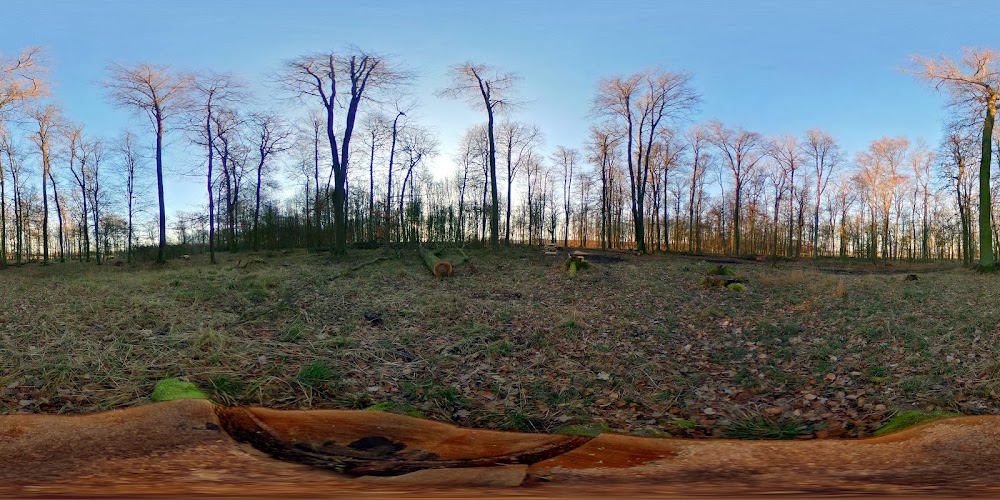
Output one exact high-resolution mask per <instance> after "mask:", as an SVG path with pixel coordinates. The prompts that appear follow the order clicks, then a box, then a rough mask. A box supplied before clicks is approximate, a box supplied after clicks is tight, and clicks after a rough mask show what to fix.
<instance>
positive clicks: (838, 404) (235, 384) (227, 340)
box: [0, 248, 1000, 439]
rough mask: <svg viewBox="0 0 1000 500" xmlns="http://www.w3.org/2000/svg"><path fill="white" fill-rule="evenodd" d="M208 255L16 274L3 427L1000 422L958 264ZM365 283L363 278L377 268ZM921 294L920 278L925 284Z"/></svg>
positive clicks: (6, 302)
mask: <svg viewBox="0 0 1000 500" xmlns="http://www.w3.org/2000/svg"><path fill="white" fill-rule="evenodd" d="M470 254H471V257H472V259H471V261H470V263H468V264H465V265H463V266H460V267H458V268H457V270H456V274H455V275H454V276H452V277H450V278H434V277H432V276H431V275H430V273H429V272H428V270H427V268H426V267H424V264H423V263H422V261H421V259H420V257H419V255H418V254H417V252H415V251H399V252H394V253H393V254H391V255H390V256H388V258H386V259H383V260H378V261H375V262H372V260H373V259H374V258H377V257H379V256H382V255H384V254H383V252H382V251H376V250H355V251H353V252H352V253H351V255H350V256H349V257H347V258H344V259H339V260H338V259H332V258H330V257H329V256H328V255H326V254H323V253H308V252H305V251H295V252H287V253H286V252H268V253H259V254H221V255H220V263H219V264H217V265H215V266H212V265H210V264H209V263H208V258H207V256H205V255H199V256H194V257H192V258H191V259H190V260H176V261H172V262H170V263H169V264H166V265H162V266H155V265H151V264H148V265H147V264H142V265H122V266H115V265H104V266H96V265H94V264H93V263H90V264H81V263H76V262H74V263H54V264H52V265H49V266H47V267H43V266H40V265H27V266H22V267H10V268H7V269H4V270H0V413H70V414H73V413H90V412H96V411H100V410H105V409H109V408H116V407H122V406H130V405H136V404H140V403H143V402H147V401H148V396H149V394H150V392H151V390H152V388H153V385H154V384H155V383H156V382H157V381H158V380H160V379H163V378H166V377H180V378H182V379H185V380H189V381H191V382H194V383H195V384H196V385H198V386H199V387H200V388H202V389H203V390H204V391H205V392H206V393H208V394H209V395H210V396H211V397H212V399H214V400H215V401H217V402H220V403H224V404H241V405H263V406H268V407H272V408H286V409H288V408H300V409H305V408H340V409H348V408H350V409H356V408H369V407H373V406H374V407H375V408H377V409H381V410H385V411H392V412H397V413H402V414H410V415H416V416H423V417H427V418H432V419H435V420H441V421H446V422H453V423H455V424H459V425H463V426H470V427H480V428H494V429H512V430H513V429H516V430H527V431H536V430H537V431H548V432H564V433H580V434H593V433H597V432H601V431H614V432H621V433H632V434H637V435H652V436H659V435H675V436H698V437H700V436H729V437H741V438H754V437H771V438H799V439H807V438H814V437H820V438H822V437H854V436H866V435H869V434H871V433H872V432H873V431H874V430H876V429H878V428H879V427H881V426H882V425H884V423H885V422H886V421H887V420H888V419H889V418H890V417H891V416H892V415H893V414H894V413H896V412H899V411H905V410H914V409H917V410H927V411H946V412H956V413H964V414H988V413H1000V405H998V403H1000V338H998V337H1000V286H998V285H1000V282H998V281H997V277H996V276H995V275H980V274H977V273H975V272H973V271H970V270H967V269H963V268H961V267H959V266H958V265H957V264H951V263H941V262H931V263H923V264H919V263H918V264H904V263H892V264H891V265H890V264H872V263H863V262H845V261H834V260H820V261H818V262H815V261H812V260H802V261H797V262H779V263H778V264H777V265H776V266H775V265H773V264H771V263H767V262H753V261H732V262H730V263H728V264H727V265H728V266H729V267H730V268H731V269H733V270H734V271H735V272H736V275H737V276H738V277H739V278H741V279H743V280H744V283H745V286H746V288H747V289H746V290H745V291H742V292H736V291H730V290H727V289H726V288H719V287H714V288H706V287H705V286H703V285H701V284H700V283H699V282H700V281H701V280H702V278H703V277H704V273H705V271H706V270H707V269H709V268H710V267H712V266H714V265H717V264H716V263H712V262H709V261H713V260H726V259H722V258H712V257H705V258H699V257H689V256H679V255H663V254H660V255H652V256H643V257H637V256H633V255H627V254H616V255H612V256H611V258H596V259H594V261H595V262H597V263H595V264H594V265H593V267H592V268H591V269H589V270H586V271H582V272H580V273H578V274H577V275H575V276H569V275H568V274H567V273H566V272H565V271H564V270H563V267H562V259H563V258H564V257H565V256H564V255H563V256H546V255H543V253H542V252H541V251H540V250H538V249H526V248H513V249H508V250H504V251H502V252H499V253H489V252H486V251H472V252H470ZM361 265H363V266H362V267H360V268H358V269H356V270H354V271H350V270H351V269H352V268H356V267H358V266H361ZM910 273H913V274H916V275H917V278H918V279H917V280H916V281H911V280H907V279H906V276H907V274H910Z"/></svg>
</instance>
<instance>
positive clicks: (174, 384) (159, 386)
mask: <svg viewBox="0 0 1000 500" xmlns="http://www.w3.org/2000/svg"><path fill="white" fill-rule="evenodd" d="M149 399H152V400H153V401H173V400H175V399H208V396H207V395H205V393H204V392H201V390H199V389H198V387H197V386H195V385H194V384H192V383H191V382H182V381H180V380H177V379H175V378H167V379H163V380H161V381H159V382H157V383H156V387H154V388H153V394H151V395H150V396H149Z"/></svg>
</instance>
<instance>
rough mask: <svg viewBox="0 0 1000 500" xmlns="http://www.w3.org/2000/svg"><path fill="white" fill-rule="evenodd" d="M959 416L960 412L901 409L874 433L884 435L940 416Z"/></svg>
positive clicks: (937, 418)
mask: <svg viewBox="0 0 1000 500" xmlns="http://www.w3.org/2000/svg"><path fill="white" fill-rule="evenodd" d="M960 416H961V414H960V413H951V412H946V411H930V412H928V411H902V412H899V413H897V414H895V415H893V416H892V418H890V419H889V423H887V424H885V425H884V426H882V428H881V429H879V430H877V431H875V433H874V435H875V436H884V435H886V434H892V433H893V432H898V431H901V430H903V429H906V428H908V427H913V426H914V425H920V424H923V423H927V422H931V421H934V420H940V419H942V418H951V417H960Z"/></svg>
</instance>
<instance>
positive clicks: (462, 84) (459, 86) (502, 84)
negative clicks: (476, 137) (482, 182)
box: [440, 61, 518, 248]
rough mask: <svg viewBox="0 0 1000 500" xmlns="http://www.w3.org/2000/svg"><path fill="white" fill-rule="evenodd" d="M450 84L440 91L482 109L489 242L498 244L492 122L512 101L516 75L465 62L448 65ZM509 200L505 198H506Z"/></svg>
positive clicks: (498, 208) (498, 211)
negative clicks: (484, 121) (487, 155)
mask: <svg viewBox="0 0 1000 500" xmlns="http://www.w3.org/2000/svg"><path fill="white" fill-rule="evenodd" d="M451 79H452V84H451V86H450V87H447V88H445V89H444V90H442V91H441V92H440V94H441V95H444V96H450V97H456V98H460V99H465V100H466V101H467V102H469V103H470V104H472V105H478V104H479V103H482V104H483V107H484V108H485V110H486V133H487V137H488V138H489V181H490V194H491V197H490V199H491V201H492V205H491V206H490V246H491V247H493V248H498V247H499V246H500V200H499V198H500V194H499V192H498V190H497V152H496V137H495V136H494V125H495V123H496V114H497V113H500V112H502V111H504V110H505V109H507V108H509V107H510V106H511V104H512V102H511V94H512V93H513V91H514V86H515V85H516V84H517V81H518V77H517V75H515V74H514V73H508V72H504V71H501V70H499V69H497V68H494V67H492V66H488V65H485V64H480V63H473V62H471V61H470V62H466V63H464V64H459V65H458V66H455V67H453V68H452V69H451ZM508 203H509V201H508Z"/></svg>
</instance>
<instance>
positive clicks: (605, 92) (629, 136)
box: [594, 69, 699, 253]
mask: <svg viewBox="0 0 1000 500" xmlns="http://www.w3.org/2000/svg"><path fill="white" fill-rule="evenodd" d="M691 78H692V76H691V75H690V74H688V73H674V72H667V71H662V70H659V69H648V70H645V71H642V72H639V73H636V74H634V75H631V76H627V77H622V76H614V77H611V78H607V79H604V80H602V81H601V82H600V84H599V85H598V89H597V96H596V97H595V98H594V111H595V112H597V113H598V114H600V115H603V116H607V117H609V118H611V119H612V120H613V121H615V122H617V123H618V125H619V126H623V127H624V131H623V134H622V135H623V137H624V139H625V159H626V162H627V165H628V175H629V185H630V188H631V194H632V220H633V225H634V228H635V242H636V245H637V250H638V251H639V252H641V253H646V251H647V249H646V237H645V200H646V186H647V184H648V182H649V172H650V161H651V156H652V155H651V150H652V149H653V141H654V139H655V138H656V137H657V133H656V132H657V129H658V128H659V127H660V126H661V125H667V123H665V122H666V121H669V120H671V119H674V120H676V119H678V118H680V117H682V116H683V115H684V114H686V113H687V112H689V111H690V110H691V109H693V108H694V106H695V105H697V103H698V101H699V97H698V94H697V93H696V92H695V91H694V89H693V87H692V86H691Z"/></svg>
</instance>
